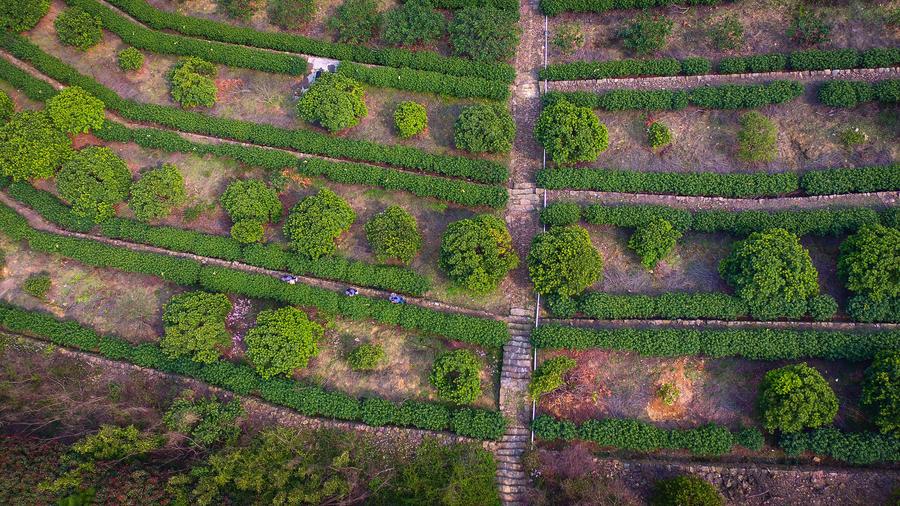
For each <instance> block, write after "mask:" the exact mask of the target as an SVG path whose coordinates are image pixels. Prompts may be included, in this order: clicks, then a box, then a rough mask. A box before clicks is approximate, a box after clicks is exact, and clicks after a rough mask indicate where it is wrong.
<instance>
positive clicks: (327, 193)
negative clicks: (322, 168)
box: [283, 188, 356, 260]
mask: <svg viewBox="0 0 900 506" xmlns="http://www.w3.org/2000/svg"><path fill="white" fill-rule="evenodd" d="M355 220H356V213H355V212H353V209H352V208H351V207H350V204H348V203H347V202H346V201H345V200H344V199H342V198H340V197H339V196H338V195H337V194H335V193H334V192H333V191H331V190H329V189H328V188H322V189H321V190H319V193H317V194H315V195H310V196H308V197H304V198H303V199H302V200H300V202H298V203H297V205H295V206H294V208H293V209H292V210H291V214H290V215H289V216H288V218H287V220H286V221H285V223H284V227H283V233H284V235H285V236H286V237H287V238H288V240H290V242H291V248H293V249H294V250H295V251H297V252H298V253H300V254H301V255H303V256H304V257H308V258H311V259H313V260H315V259H317V258H320V257H322V256H325V255H330V254H332V253H334V251H335V249H336V247H335V244H334V241H335V239H337V238H338V237H339V236H340V235H341V234H343V233H344V232H346V231H348V230H350V225H353V222H354V221H355Z"/></svg>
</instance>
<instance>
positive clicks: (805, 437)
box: [778, 427, 900, 465]
mask: <svg viewBox="0 0 900 506" xmlns="http://www.w3.org/2000/svg"><path fill="white" fill-rule="evenodd" d="M778 444H779V446H781V447H782V448H783V449H784V452H785V453H787V454H788V455H791V456H799V455H800V454H802V453H803V452H805V451H811V452H814V453H817V454H819V455H826V456H829V457H831V458H833V459H835V460H838V461H842V462H847V463H850V464H854V465H867V464H874V463H877V462H896V461H897V460H900V438H897V437H896V436H894V435H891V434H880V433H878V432H841V431H839V430H838V429H835V428H833V427H828V428H825V429H816V430H813V431H809V432H801V433H797V434H783V435H782V436H781V438H779V441H778Z"/></svg>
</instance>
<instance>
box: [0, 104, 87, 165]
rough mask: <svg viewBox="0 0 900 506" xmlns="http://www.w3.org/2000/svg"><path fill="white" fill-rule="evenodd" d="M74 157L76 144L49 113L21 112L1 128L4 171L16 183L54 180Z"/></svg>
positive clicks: (0, 150) (0, 137)
mask: <svg viewBox="0 0 900 506" xmlns="http://www.w3.org/2000/svg"><path fill="white" fill-rule="evenodd" d="M72 154H73V151H72V141H70V140H69V138H68V137H66V135H65V134H64V133H62V132H60V131H59V130H57V129H56V127H54V126H53V122H52V121H51V120H50V117H49V116H47V113H46V112H34V111H22V112H18V113H16V114H13V116H12V118H10V120H9V121H8V122H6V123H5V124H4V125H2V126H0V170H2V171H3V175H5V176H9V177H11V178H13V181H21V180H23V179H32V178H34V179H46V178H48V177H53V175H54V174H55V173H56V170H57V169H58V168H59V167H60V166H61V165H62V164H63V163H64V162H65V161H66V160H68V159H69V157H71V156H72Z"/></svg>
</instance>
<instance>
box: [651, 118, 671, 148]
mask: <svg viewBox="0 0 900 506" xmlns="http://www.w3.org/2000/svg"><path fill="white" fill-rule="evenodd" d="M647 142H649V143H650V147H651V148H653V149H660V148H664V147H666V146H668V145H669V144H671V143H672V131H671V130H669V127H667V126H666V125H663V124H662V123H660V122H659V121H654V122H653V123H651V124H650V126H649V127H647Z"/></svg>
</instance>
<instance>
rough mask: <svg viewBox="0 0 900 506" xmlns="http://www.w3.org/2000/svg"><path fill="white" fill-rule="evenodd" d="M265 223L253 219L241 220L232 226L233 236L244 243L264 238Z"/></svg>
mask: <svg viewBox="0 0 900 506" xmlns="http://www.w3.org/2000/svg"><path fill="white" fill-rule="evenodd" d="M264 235H265V230H264V229H263V224H262V223H260V222H258V221H253V220H241V221H238V222H236V223H235V224H234V225H232V226H231V237H232V238H233V239H234V240H235V241H237V242H239V243H242V244H252V243H255V242H260V241H262V240H263V236H264Z"/></svg>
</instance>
